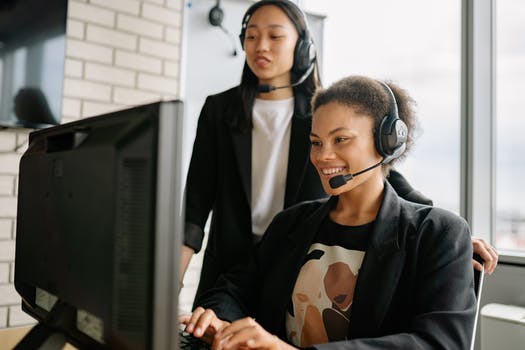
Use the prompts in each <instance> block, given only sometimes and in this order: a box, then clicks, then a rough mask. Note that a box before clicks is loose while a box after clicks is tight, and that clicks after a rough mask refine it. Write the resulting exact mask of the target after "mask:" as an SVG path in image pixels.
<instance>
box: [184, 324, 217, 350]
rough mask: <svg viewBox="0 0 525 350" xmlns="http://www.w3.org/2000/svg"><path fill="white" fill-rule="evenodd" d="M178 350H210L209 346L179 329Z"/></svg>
mask: <svg viewBox="0 0 525 350" xmlns="http://www.w3.org/2000/svg"><path fill="white" fill-rule="evenodd" d="M179 343H180V350H210V349H211V345H210V344H208V343H206V342H205V341H204V340H201V339H199V338H195V337H194V336H193V335H191V334H188V333H186V332H184V331H182V330H180V329H179Z"/></svg>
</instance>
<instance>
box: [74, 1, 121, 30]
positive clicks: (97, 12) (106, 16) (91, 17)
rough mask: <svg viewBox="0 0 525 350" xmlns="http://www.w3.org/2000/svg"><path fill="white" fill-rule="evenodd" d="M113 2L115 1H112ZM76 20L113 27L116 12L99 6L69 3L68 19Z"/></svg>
mask: <svg viewBox="0 0 525 350" xmlns="http://www.w3.org/2000/svg"><path fill="white" fill-rule="evenodd" d="M112 1H113V0H112ZM69 18H76V19H79V20H82V21H84V22H90V23H96V24H102V25H105V26H108V27H113V26H114V24H115V12H114V11H110V10H106V9H103V8H100V7H97V6H91V5H87V4H80V3H78V2H73V1H70V2H69V6H68V19H69Z"/></svg>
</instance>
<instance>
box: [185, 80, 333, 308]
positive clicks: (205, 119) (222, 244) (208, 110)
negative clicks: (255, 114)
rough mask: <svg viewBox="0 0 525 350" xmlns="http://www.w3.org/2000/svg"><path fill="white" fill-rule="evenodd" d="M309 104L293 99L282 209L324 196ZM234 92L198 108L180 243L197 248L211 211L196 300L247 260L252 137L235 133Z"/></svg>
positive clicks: (237, 104) (237, 107) (238, 112)
mask: <svg viewBox="0 0 525 350" xmlns="http://www.w3.org/2000/svg"><path fill="white" fill-rule="evenodd" d="M309 104H310V101H309V99H308V98H304V97H302V96H296V98H295V110H294V115H293V117H292V122H291V123H292V126H291V135H290V149H289V157H288V172H287V179H286V193H285V199H284V207H285V208H287V207H290V206H291V205H294V204H296V203H299V202H301V201H305V200H312V199H318V198H323V197H326V194H325V193H324V191H323V188H322V185H321V183H320V181H319V177H318V175H317V172H316V170H315V168H314V167H313V166H312V165H311V163H310V161H309V150H310V141H309V133H310V125H311V116H310V108H309ZM242 114H243V111H242V104H241V96H240V88H239V87H234V88H232V89H229V90H227V91H224V92H222V93H219V94H217V95H213V96H209V97H208V98H207V99H206V102H205V104H204V107H203V108H202V111H201V114H200V117H199V122H198V127H197V134H196V137H195V143H194V146H193V154H192V158H191V162H190V167H189V171H188V177H187V183H186V214H185V215H186V225H185V237H184V244H185V245H187V246H189V247H191V248H193V249H194V250H195V251H196V252H198V251H199V250H200V249H201V246H202V239H203V236H204V225H205V223H206V219H207V218H208V215H209V213H210V210H212V211H213V214H212V220H211V227H210V232H209V234H210V236H209V238H208V245H207V248H206V252H205V254H204V261H203V267H202V271H201V278H200V283H199V288H198V290H197V297H196V299H198V296H199V295H200V294H201V293H202V292H203V291H205V290H207V289H209V288H210V287H211V286H213V284H214V283H215V281H216V279H217V277H218V276H219V274H221V273H223V272H225V271H228V270H229V269H230V268H231V267H232V266H234V265H235V264H236V263H239V262H242V261H246V260H248V259H249V257H250V256H251V255H252V249H253V246H254V242H253V241H254V236H253V234H252V222H251V207H250V200H251V150H252V132H251V130H248V131H247V132H239V131H237V130H235V129H234V128H233V127H232V126H231V125H232V120H233V118H236V117H237V118H238V117H239V116H242Z"/></svg>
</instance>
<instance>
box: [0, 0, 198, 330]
mask: <svg viewBox="0 0 525 350" xmlns="http://www.w3.org/2000/svg"><path fill="white" fill-rule="evenodd" d="M183 3H184V0H170V1H166V0H89V1H87V0H69V6H68V22H67V26H66V28H67V42H66V64H65V80H64V88H63V100H62V122H68V121H73V120H76V119H79V118H83V117H87V116H92V115H98V114H103V113H106V112H109V111H113V110H116V109H122V108H124V107H125V106H131V105H139V104H143V103H148V102H153V101H156V100H157V101H158V100H160V99H168V98H173V97H177V96H178V93H179V83H180V82H179V77H180V73H179V69H180V42H181V28H182V8H183ZM27 134H28V131H27V130H2V131H0V328H2V327H12V326H18V325H26V324H33V323H34V322H35V321H34V319H32V318H31V317H29V316H28V315H27V314H25V313H24V312H22V311H21V308H20V297H19V296H18V294H17V292H16V291H15V289H14V286H13V276H14V252H15V248H14V247H15V232H16V227H15V226H16V204H17V199H16V195H17V181H18V166H19V162H20V157H21V155H22V153H23V151H24V150H25V148H27ZM189 302H190V303H191V301H189Z"/></svg>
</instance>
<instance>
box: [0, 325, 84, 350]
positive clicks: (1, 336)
mask: <svg viewBox="0 0 525 350" xmlns="http://www.w3.org/2000/svg"><path fill="white" fill-rule="evenodd" d="M31 328H33V326H25V327H13V328H1V329H0V349H12V348H13V347H14V346H15V345H16V344H18V342H19V341H20V340H21V339H22V338H23V337H24V336H25V335H26V334H27V332H29V331H30V330H31ZM76 349H77V348H75V347H74V346H72V345H70V344H66V346H64V348H63V350H76Z"/></svg>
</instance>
